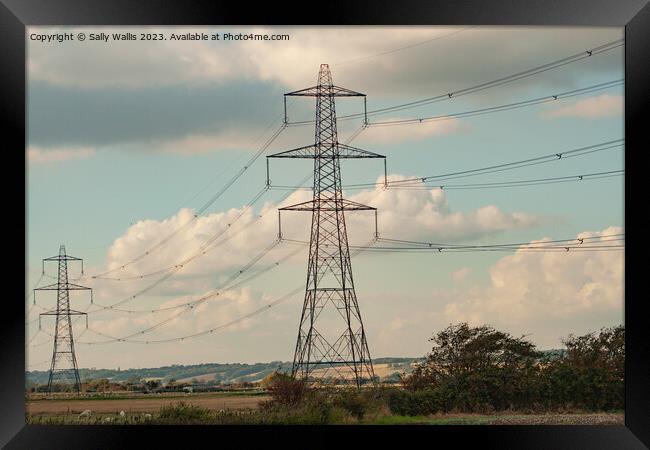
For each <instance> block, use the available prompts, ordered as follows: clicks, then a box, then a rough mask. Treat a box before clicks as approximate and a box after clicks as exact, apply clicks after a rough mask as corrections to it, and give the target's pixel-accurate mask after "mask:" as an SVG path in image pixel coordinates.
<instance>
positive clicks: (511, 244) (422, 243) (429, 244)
mask: <svg viewBox="0 0 650 450" xmlns="http://www.w3.org/2000/svg"><path fill="white" fill-rule="evenodd" d="M621 236H623V237H624V236H625V233H616V234H605V235H601V236H589V237H583V238H569V239H555V240H545V241H541V243H542V244H551V243H552V244H557V243H567V242H573V243H575V244H582V243H583V242H584V241H591V240H594V239H599V240H601V239H603V238H608V240H610V239H609V238H619V239H615V240H622V239H624V238H621ZM378 240H379V241H385V242H392V243H400V244H409V245H420V246H423V247H447V248H451V247H456V248H483V247H514V246H521V245H533V244H536V243H537V242H533V241H529V242H509V243H500V244H487V245H466V244H449V243H435V242H426V241H409V240H404V239H391V238H378Z"/></svg>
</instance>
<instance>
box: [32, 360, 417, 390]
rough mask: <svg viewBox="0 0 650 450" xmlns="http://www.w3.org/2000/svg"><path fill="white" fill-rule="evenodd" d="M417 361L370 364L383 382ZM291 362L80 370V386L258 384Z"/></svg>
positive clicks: (39, 380)
mask: <svg viewBox="0 0 650 450" xmlns="http://www.w3.org/2000/svg"><path fill="white" fill-rule="evenodd" d="M419 359H420V358H377V359H375V360H373V364H374V366H375V367H376V370H375V371H376V372H377V375H378V376H380V377H381V378H386V377H389V376H391V375H394V374H395V373H399V372H410V370H411V363H413V362H416V361H418V360H419ZM291 364H292V363H291V362H287V361H271V362H268V363H255V364H241V363H227V364H220V363H207V364H194V365H188V366H184V365H178V364H174V365H171V366H163V367H152V368H145V369H127V370H117V369H79V376H80V378H81V381H82V382H85V381H88V380H92V379H98V378H106V379H108V380H110V381H112V382H121V381H128V380H134V379H149V378H159V379H162V380H163V382H168V381H169V380H171V379H174V380H176V381H182V382H190V383H191V382H193V381H195V382H212V383H240V382H245V381H259V380H261V379H262V378H264V377H265V376H266V375H268V374H270V373H272V372H274V371H275V370H278V371H280V372H290V371H291ZM47 379H48V371H47V370H44V371H43V370H40V371H39V370H36V371H28V372H26V382H27V385H33V384H46V383H47Z"/></svg>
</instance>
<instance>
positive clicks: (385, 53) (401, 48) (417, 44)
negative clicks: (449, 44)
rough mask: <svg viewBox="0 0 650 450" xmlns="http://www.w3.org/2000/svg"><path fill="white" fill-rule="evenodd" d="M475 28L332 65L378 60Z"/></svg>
mask: <svg viewBox="0 0 650 450" xmlns="http://www.w3.org/2000/svg"><path fill="white" fill-rule="evenodd" d="M475 27H476V26H475V25H474V26H471V27H467V28H462V29H460V30H455V31H452V32H451V33H447V34H443V35H441V36H436V37H434V38H431V39H427V40H425V41H420V42H416V43H414V44H410V45H406V46H404V47H399V48H395V49H393V50H387V51H385V52H381V53H376V54H374V55H368V56H362V57H359V58H353V59H348V60H345V61H341V62H338V63H334V64H331V65H332V66H342V65H345V64H349V63H351V62H358V61H363V60H366V59H371V58H377V57H379V56H385V55H389V54H391V53H396V52H399V51H402V50H407V49H409V48H413V47H418V46H420V45H424V44H428V43H430V42H434V41H439V40H441V39H446V38H449V37H452V36H455V35H457V34H460V33H462V32H464V31H467V30H470V29H472V28H475Z"/></svg>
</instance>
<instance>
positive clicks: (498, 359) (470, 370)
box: [263, 323, 625, 423]
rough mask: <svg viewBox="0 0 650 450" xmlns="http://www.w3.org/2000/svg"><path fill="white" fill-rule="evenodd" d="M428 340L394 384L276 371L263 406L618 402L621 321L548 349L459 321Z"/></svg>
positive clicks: (335, 409)
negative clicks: (313, 378)
mask: <svg viewBox="0 0 650 450" xmlns="http://www.w3.org/2000/svg"><path fill="white" fill-rule="evenodd" d="M430 341H432V342H433V343H434V346H433V348H432V350H431V352H430V353H429V354H427V355H426V357H425V359H424V361H422V362H421V363H419V364H417V366H416V368H415V369H414V370H413V371H412V372H411V373H410V374H405V375H404V376H402V379H401V388H395V387H377V388H368V389H365V388H364V389H359V390H357V389H336V388H333V389H314V388H313V387H309V386H307V385H306V384H304V383H303V382H301V381H299V380H293V379H291V377H289V376H287V375H284V374H276V375H275V376H274V377H273V380H272V382H270V383H269V385H268V387H267V390H268V391H269V393H270V395H271V401H269V402H268V403H267V404H265V405H264V408H263V411H265V412H266V414H268V413H271V414H272V415H275V416H277V415H281V416H282V415H288V416H291V417H294V418H299V417H311V419H309V420H310V421H312V422H314V421H315V422H318V421H319V420H320V421H321V423H327V421H328V420H330V419H328V417H329V418H331V416H332V414H334V415H336V414H346V415H348V416H350V417H355V418H357V419H361V418H363V417H364V416H366V415H368V414H381V411H385V410H386V409H388V410H390V412H391V413H392V414H397V415H407V416H419V415H428V414H435V413H438V412H462V413H491V412H496V411H504V410H512V411H518V412H524V413H525V412H531V413H532V412H540V411H562V410H563V411H609V410H620V409H623V408H624V361H625V328H624V327H623V326H617V327H612V328H604V329H602V330H600V332H598V333H590V334H586V335H583V336H573V335H570V336H568V337H567V338H565V339H564V340H563V341H562V342H563V344H564V345H565V347H566V348H565V349H564V350H562V351H553V352H541V351H538V350H537V349H536V347H535V345H534V344H533V343H532V342H530V341H529V340H527V339H526V338H525V337H519V338H516V337H513V336H511V335H510V334H508V333H505V332H502V331H498V330H495V329H494V328H492V327H490V326H487V325H486V326H480V327H470V326H469V325H468V324H466V323H461V324H458V325H450V326H449V327H447V328H446V329H444V330H442V331H440V332H438V333H437V334H436V335H434V336H433V338H431V339H430ZM319 418H320V419H319ZM300 420H302V419H300Z"/></svg>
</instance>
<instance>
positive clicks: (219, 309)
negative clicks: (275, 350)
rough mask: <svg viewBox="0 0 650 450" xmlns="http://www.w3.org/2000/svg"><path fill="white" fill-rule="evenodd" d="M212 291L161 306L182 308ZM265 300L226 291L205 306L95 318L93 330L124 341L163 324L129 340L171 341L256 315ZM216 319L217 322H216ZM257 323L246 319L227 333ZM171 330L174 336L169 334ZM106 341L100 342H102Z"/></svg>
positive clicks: (246, 291)
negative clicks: (131, 335)
mask: <svg viewBox="0 0 650 450" xmlns="http://www.w3.org/2000/svg"><path fill="white" fill-rule="evenodd" d="M211 292H212V291H206V292H204V293H202V294H194V295H187V296H182V297H178V298H176V299H173V300H170V301H166V302H163V303H161V304H160V305H159V307H160V308H161V309H162V308H169V307H173V306H178V305H182V304H185V303H189V302H192V301H196V300H198V299H200V298H202V297H204V296H206V295H207V294H210V293H211ZM263 300H264V296H263V295H261V293H260V292H254V291H252V290H251V289H250V288H248V287H244V288H241V289H234V290H225V291H223V292H220V293H219V295H217V296H214V297H210V298H208V299H206V300H205V301H202V302H196V303H194V304H193V306H192V307H191V308H187V307H179V308H175V309H169V310H168V311H161V312H159V313H157V314H130V315H128V316H125V315H124V314H122V315H121V316H119V317H111V318H105V319H104V318H101V317H99V316H93V329H96V330H98V331H101V332H102V333H104V334H106V335H108V336H113V337H123V336H127V335H129V334H131V333H135V332H138V331H141V330H146V329H148V328H150V327H153V326H156V325H158V324H161V323H164V326H161V327H159V330H160V331H158V330H156V331H153V332H147V333H146V334H143V335H142V336H137V335H136V336H133V337H132V338H130V339H134V340H147V339H151V340H154V339H165V338H169V337H177V336H185V335H189V334H192V333H197V332H200V331H204V330H209V329H211V328H215V327H217V326H220V325H223V324H228V323H230V322H233V321H235V320H237V319H239V318H241V317H242V316H245V315H246V314H249V313H251V312H253V311H254V310H256V309H258V308H259V307H260V306H262V304H263ZM215 318H217V319H216V320H215ZM253 322H254V319H252V318H250V319H244V320H242V321H238V322H236V323H233V324H232V325H229V326H228V327H225V328H224V329H223V330H224V331H226V332H235V331H241V330H246V329H248V328H250V326H251V325H252V324H253ZM169 330H171V333H170V331H169ZM103 339H105V337H104V338H101V339H98V340H103Z"/></svg>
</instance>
